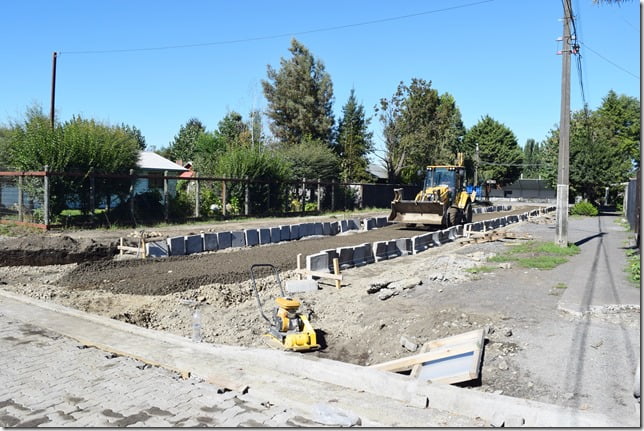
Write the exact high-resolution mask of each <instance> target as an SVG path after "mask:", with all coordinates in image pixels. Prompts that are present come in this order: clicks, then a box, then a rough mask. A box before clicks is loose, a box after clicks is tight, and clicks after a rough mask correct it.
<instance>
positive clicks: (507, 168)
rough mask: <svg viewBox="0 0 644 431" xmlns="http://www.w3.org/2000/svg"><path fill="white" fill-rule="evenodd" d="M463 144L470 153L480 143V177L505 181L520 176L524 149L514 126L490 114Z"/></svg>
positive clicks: (481, 179)
mask: <svg viewBox="0 0 644 431" xmlns="http://www.w3.org/2000/svg"><path fill="white" fill-rule="evenodd" d="M464 144H465V147H466V148H468V149H469V151H470V153H471V151H472V150H471V149H472V148H475V147H476V144H478V145H479V168H478V179H479V181H484V180H496V182H497V183H499V184H501V185H505V184H510V183H512V182H514V181H515V180H517V179H518V178H519V177H520V175H521V164H522V163H523V152H522V151H521V148H520V147H519V145H518V143H517V138H516V137H515V135H514V133H512V130H510V129H509V128H508V127H507V126H505V125H504V124H502V123H499V122H498V121H496V120H494V119H493V118H492V117H490V116H489V115H486V116H484V117H483V118H481V120H479V122H478V123H476V124H475V125H474V126H473V127H472V128H471V129H469V130H468V131H467V133H466V134H465V139H464Z"/></svg>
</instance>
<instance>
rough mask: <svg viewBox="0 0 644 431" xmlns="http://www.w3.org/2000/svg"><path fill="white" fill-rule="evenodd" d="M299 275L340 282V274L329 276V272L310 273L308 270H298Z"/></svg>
mask: <svg viewBox="0 0 644 431" xmlns="http://www.w3.org/2000/svg"><path fill="white" fill-rule="evenodd" d="M299 272H300V274H304V275H310V276H312V277H319V278H329V279H331V280H336V281H337V282H340V281H342V274H331V273H329V272H319V271H310V270H308V269H301V270H299Z"/></svg>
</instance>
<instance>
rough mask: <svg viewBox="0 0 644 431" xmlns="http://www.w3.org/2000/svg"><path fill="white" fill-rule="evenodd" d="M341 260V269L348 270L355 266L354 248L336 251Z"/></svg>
mask: <svg viewBox="0 0 644 431" xmlns="http://www.w3.org/2000/svg"><path fill="white" fill-rule="evenodd" d="M336 250H337V252H338V259H340V269H347V268H351V267H352V266H353V247H340V248H337V249H336Z"/></svg>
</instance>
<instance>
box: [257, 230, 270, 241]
mask: <svg viewBox="0 0 644 431" xmlns="http://www.w3.org/2000/svg"><path fill="white" fill-rule="evenodd" d="M270 242H271V230H270V228H267V227H263V228H260V229H259V243H260V244H261V245H264V244H270Z"/></svg>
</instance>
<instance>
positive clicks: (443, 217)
mask: <svg viewBox="0 0 644 431" xmlns="http://www.w3.org/2000/svg"><path fill="white" fill-rule="evenodd" d="M457 163H458V164H457V165H454V166H428V167H427V170H426V172H425V181H424V184H423V189H422V190H421V191H420V192H419V193H418V194H417V195H416V198H415V199H414V200H413V201H412V200H403V199H402V189H394V200H393V201H392V202H391V214H390V215H389V221H391V222H398V223H407V224H410V225H415V224H424V225H440V226H441V227H450V226H455V225H459V224H465V223H471V222H472V202H474V200H475V199H476V195H475V192H472V193H471V194H468V193H467V192H466V191H465V185H464V183H465V167H463V162H462V156H460V155H459V158H458V160H457Z"/></svg>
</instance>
